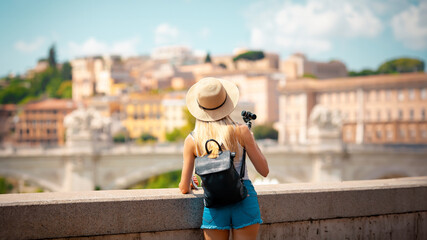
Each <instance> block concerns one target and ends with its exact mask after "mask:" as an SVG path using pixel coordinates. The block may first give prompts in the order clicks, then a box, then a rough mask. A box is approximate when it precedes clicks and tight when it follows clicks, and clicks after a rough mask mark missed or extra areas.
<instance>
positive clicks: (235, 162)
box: [190, 133, 249, 180]
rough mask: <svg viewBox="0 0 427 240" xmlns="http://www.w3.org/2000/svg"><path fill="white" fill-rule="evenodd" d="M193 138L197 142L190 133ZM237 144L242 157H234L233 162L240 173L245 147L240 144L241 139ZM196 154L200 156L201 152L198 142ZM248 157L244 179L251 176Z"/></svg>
mask: <svg viewBox="0 0 427 240" xmlns="http://www.w3.org/2000/svg"><path fill="white" fill-rule="evenodd" d="M190 136H191V138H192V139H193V141H194V143H195V144H196V140H195V139H194V136H193V135H192V134H191V133H190ZM237 146H238V149H239V156H240V158H239V159H238V160H237V159H234V160H233V163H234V168H236V171H237V172H238V173H239V174H240V169H241V168H242V163H243V162H242V160H243V147H242V146H241V145H240V143H239V141H237ZM196 154H197V157H200V153H199V149H198V148H197V144H196ZM247 166H248V159H246V163H245V176H243V180H249V176H248V167H247Z"/></svg>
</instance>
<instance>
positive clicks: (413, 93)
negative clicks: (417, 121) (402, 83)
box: [408, 89, 415, 100]
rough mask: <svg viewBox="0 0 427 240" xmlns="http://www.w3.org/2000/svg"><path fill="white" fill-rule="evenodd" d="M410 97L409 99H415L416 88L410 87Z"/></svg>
mask: <svg viewBox="0 0 427 240" xmlns="http://www.w3.org/2000/svg"><path fill="white" fill-rule="evenodd" d="M408 98H409V100H414V99H415V90H414V89H409V90H408Z"/></svg>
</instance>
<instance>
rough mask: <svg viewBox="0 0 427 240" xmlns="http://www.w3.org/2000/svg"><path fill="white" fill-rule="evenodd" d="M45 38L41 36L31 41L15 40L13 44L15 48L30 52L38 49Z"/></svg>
mask: <svg viewBox="0 0 427 240" xmlns="http://www.w3.org/2000/svg"><path fill="white" fill-rule="evenodd" d="M45 42H46V40H45V39H44V38H43V37H38V38H36V39H34V41H32V42H24V41H22V40H21V41H17V42H16V43H15V44H14V47H15V49H17V50H18V51H20V52H24V53H31V52H34V51H36V50H38V49H40V48H41V47H42V46H43V44H44V43H45Z"/></svg>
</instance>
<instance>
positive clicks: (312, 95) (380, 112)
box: [278, 73, 427, 144]
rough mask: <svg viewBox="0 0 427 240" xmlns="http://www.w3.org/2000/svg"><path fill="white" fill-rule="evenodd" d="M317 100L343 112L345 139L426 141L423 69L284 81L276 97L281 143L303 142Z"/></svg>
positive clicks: (426, 87) (426, 83)
mask: <svg viewBox="0 0 427 240" xmlns="http://www.w3.org/2000/svg"><path fill="white" fill-rule="evenodd" d="M317 104H320V105H322V106H326V107H327V108H329V110H330V111H332V112H336V113H338V114H339V115H340V116H341V118H342V119H343V127H342V139H343V141H344V142H347V143H358V144H361V143H375V144H379V143H381V144H387V143H391V144H397V143H412V144H418V143H423V144H424V143H427V117H426V111H427V74H425V73H408V74H398V75H376V76H366V77H348V78H337V79H328V80H322V81H318V80H315V79H298V80H293V81H287V82H286V85H282V86H281V95H280V101H279V108H280V121H279V124H278V127H279V141H280V143H283V144H286V143H290V144H304V143H306V141H307V129H308V128H309V117H310V114H311V110H312V109H313V107H314V106H315V105H317Z"/></svg>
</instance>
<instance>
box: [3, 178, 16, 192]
mask: <svg viewBox="0 0 427 240" xmlns="http://www.w3.org/2000/svg"><path fill="white" fill-rule="evenodd" d="M12 190H13V185H12V184H11V183H10V182H8V181H7V179H6V178H3V177H0V194H4V193H10V192H11V191H12Z"/></svg>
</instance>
